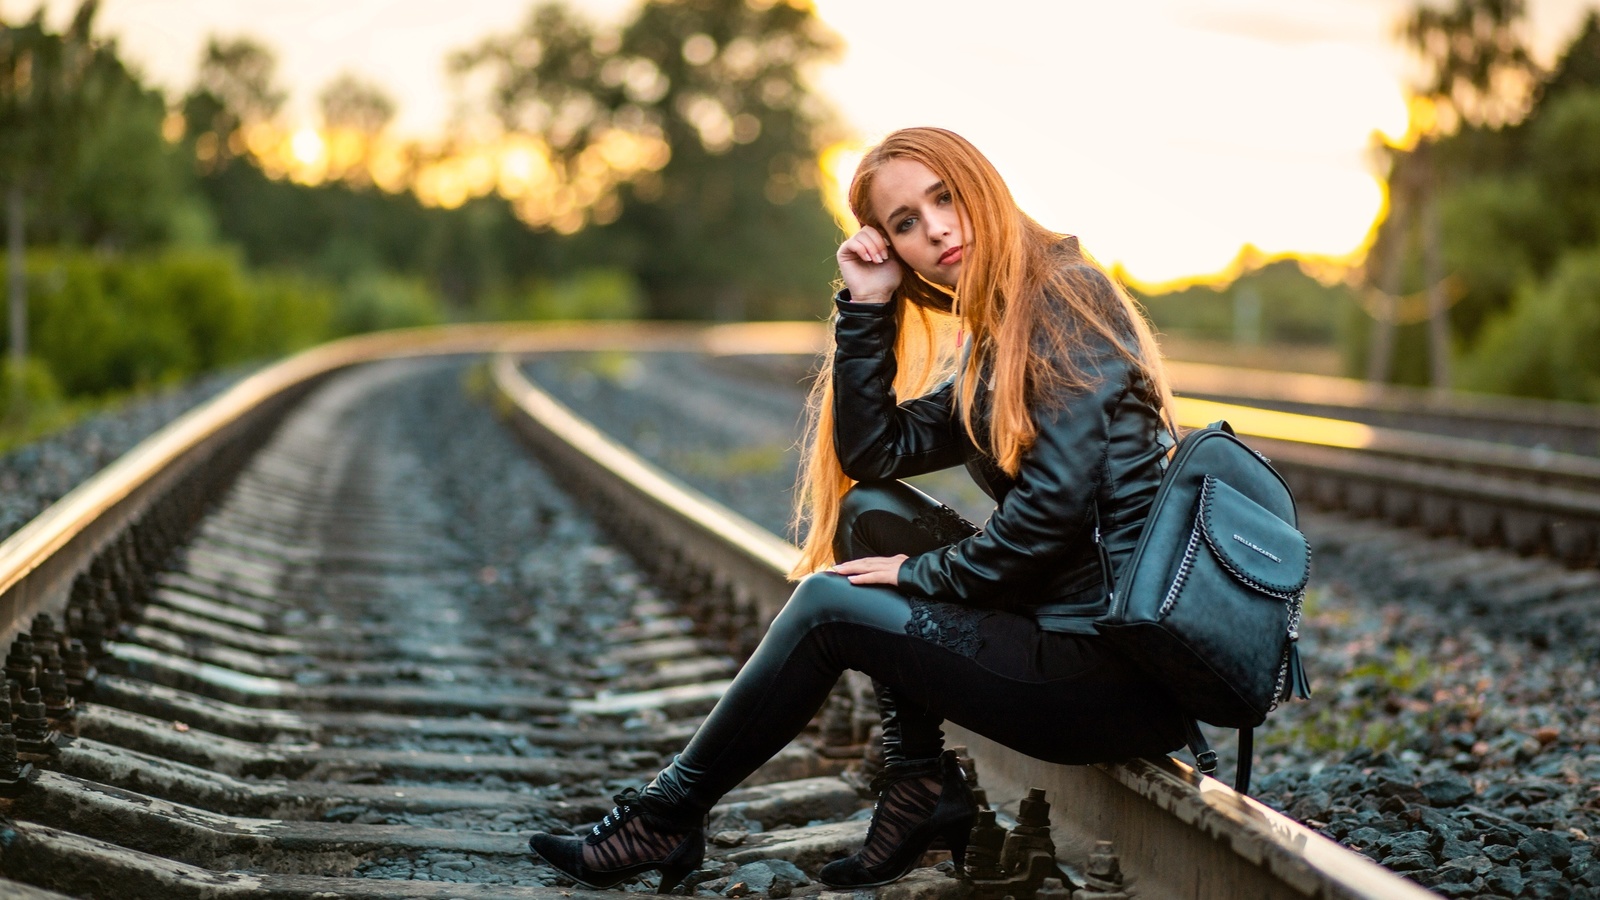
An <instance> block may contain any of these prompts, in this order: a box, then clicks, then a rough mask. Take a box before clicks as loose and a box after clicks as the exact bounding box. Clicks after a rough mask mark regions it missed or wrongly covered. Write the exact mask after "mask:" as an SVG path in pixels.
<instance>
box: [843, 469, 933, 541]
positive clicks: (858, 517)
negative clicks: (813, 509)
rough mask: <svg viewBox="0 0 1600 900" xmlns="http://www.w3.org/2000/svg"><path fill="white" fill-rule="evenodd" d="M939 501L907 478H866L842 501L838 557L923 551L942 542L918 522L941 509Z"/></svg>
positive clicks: (847, 492) (846, 494)
mask: <svg viewBox="0 0 1600 900" xmlns="http://www.w3.org/2000/svg"><path fill="white" fill-rule="evenodd" d="M940 508H941V507H940V503H939V501H937V500H935V499H933V498H932V497H930V496H928V495H927V494H924V493H923V492H921V491H919V490H917V489H916V488H914V487H912V486H911V485H909V484H906V483H905V482H903V481H863V482H860V483H858V484H856V485H855V486H854V487H852V488H850V490H848V491H846V492H845V495H844V497H842V498H841V499H840V501H839V524H838V527H837V530H836V531H835V532H834V538H833V554H834V558H835V559H840V560H845V559H858V558H860V557H863V556H893V555H894V554H896V553H921V552H923V551H925V550H927V549H930V548H931V547H932V546H933V545H935V544H937V543H938V542H937V541H935V540H933V538H932V537H931V536H929V535H926V534H923V533H922V532H921V531H920V530H919V529H918V528H917V527H916V525H915V524H914V523H915V522H917V521H918V520H919V519H921V518H924V517H926V516H928V515H929V514H930V513H937V511H938V510H939V509H940Z"/></svg>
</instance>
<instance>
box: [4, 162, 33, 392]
mask: <svg viewBox="0 0 1600 900" xmlns="http://www.w3.org/2000/svg"><path fill="white" fill-rule="evenodd" d="M22 214H23V210H22V185H21V184H20V183H14V184H12V185H11V187H10V189H8V190H7V191H6V270H7V272H8V273H9V275H10V276H11V277H10V278H9V279H8V281H9V282H10V284H9V287H10V292H9V293H10V311H11V315H10V322H9V324H10V328H11V366H12V369H11V372H12V379H13V381H12V384H13V387H14V388H15V389H16V390H21V387H22V364H23V362H24V361H25V360H26V359H27V358H28V269H27V259H26V256H25V254H24V253H23V249H24V247H23V232H22V226H23V219H22Z"/></svg>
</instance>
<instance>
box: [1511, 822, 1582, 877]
mask: <svg viewBox="0 0 1600 900" xmlns="http://www.w3.org/2000/svg"><path fill="white" fill-rule="evenodd" d="M1517 852H1518V853H1520V854H1522V858H1523V859H1526V860H1528V861H1530V862H1531V861H1533V860H1549V861H1550V863H1551V864H1552V865H1554V866H1555V867H1556V868H1561V867H1562V866H1565V865H1566V864H1567V863H1568V862H1570V861H1571V860H1572V837H1571V836H1570V835H1565V834H1560V833H1557V832H1554V831H1535V832H1534V833H1532V834H1530V835H1528V836H1527V837H1525V838H1523V839H1522V840H1520V841H1518V842H1517Z"/></svg>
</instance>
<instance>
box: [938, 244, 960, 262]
mask: <svg viewBox="0 0 1600 900" xmlns="http://www.w3.org/2000/svg"><path fill="white" fill-rule="evenodd" d="M960 261H961V245H960V244H957V245H956V246H954V247H951V248H950V249H949V250H946V251H945V252H944V254H943V255H942V256H940V257H939V265H941V266H948V265H950V264H951V263H954V262H960Z"/></svg>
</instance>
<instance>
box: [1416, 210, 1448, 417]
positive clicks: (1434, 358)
mask: <svg viewBox="0 0 1600 900" xmlns="http://www.w3.org/2000/svg"><path fill="white" fill-rule="evenodd" d="M1437 194H1438V191H1431V192H1430V195H1429V197H1428V201H1427V203H1428V205H1427V209H1426V212H1424V213H1423V219H1422V268H1423V271H1425V272H1426V273H1427V279H1428V362H1429V364H1430V369H1429V374H1430V375H1431V376H1432V377H1431V378H1430V379H1429V381H1431V382H1432V384H1433V389H1434V390H1436V391H1448V390H1450V314H1449V313H1450V309H1449V304H1450V297H1449V293H1450V292H1449V287H1448V285H1446V284H1445V276H1444V248H1443V246H1442V244H1443V241H1444V234H1443V233H1442V228H1443V226H1442V225H1441V224H1440V222H1439V201H1438V200H1436V199H1434V197H1435V196H1437Z"/></svg>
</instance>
